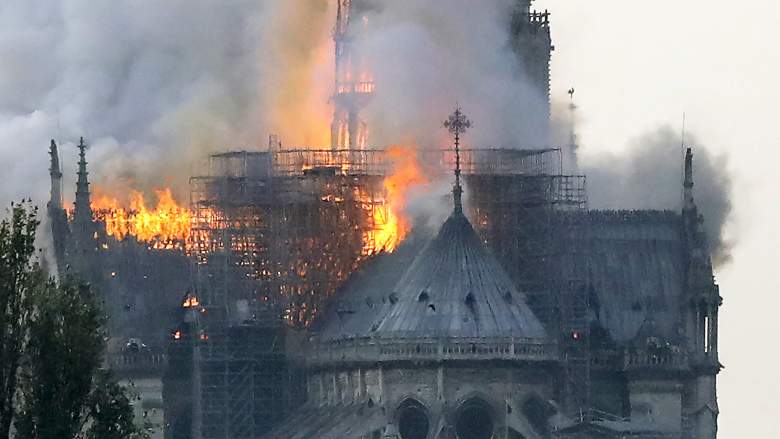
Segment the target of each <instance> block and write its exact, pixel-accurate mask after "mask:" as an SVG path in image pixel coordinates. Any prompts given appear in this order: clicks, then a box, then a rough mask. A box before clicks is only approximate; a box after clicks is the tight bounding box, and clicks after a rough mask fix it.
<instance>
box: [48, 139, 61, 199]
mask: <svg viewBox="0 0 780 439" xmlns="http://www.w3.org/2000/svg"><path fill="white" fill-rule="evenodd" d="M49 157H50V163H51V164H50V166H49V176H51V197H50V199H49V208H50V209H62V169H61V168H60V155H59V152H58V151H57V143H56V142H54V139H52V140H51V145H50V146H49Z"/></svg>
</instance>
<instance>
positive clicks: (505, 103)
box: [360, 0, 547, 147]
mask: <svg viewBox="0 0 780 439" xmlns="http://www.w3.org/2000/svg"><path fill="white" fill-rule="evenodd" d="M378 3H379V4H380V7H379V8H377V10H376V11H374V12H372V13H370V14H368V23H367V27H366V31H365V32H366V33H365V35H364V36H363V37H362V38H361V43H360V48H361V50H362V52H363V53H364V54H366V56H367V57H368V58H369V60H368V63H369V65H370V66H371V68H372V70H373V74H374V78H375V80H376V84H377V88H376V93H375V97H374V99H373V101H372V103H371V104H370V106H369V108H368V109H367V111H366V112H365V115H366V118H367V120H368V126H369V129H370V130H371V142H372V143H374V144H379V145H383V144H391V143H397V142H403V141H405V140H407V139H409V138H411V139H414V141H415V142H416V143H417V144H418V145H420V146H423V147H441V146H444V145H446V144H447V143H446V142H447V139H446V138H447V133H446V132H445V131H444V130H442V129H441V123H442V121H443V120H444V119H446V117H447V115H448V114H449V112H451V111H452V109H453V107H454V106H455V104H456V101H457V102H459V103H460V105H461V106H463V108H464V111H465V113H466V114H467V115H468V116H469V117H470V118H471V119H472V120H473V122H474V127H473V128H472V129H471V130H470V131H469V133H468V134H467V136H466V139H465V141H466V143H468V144H470V145H472V146H479V147H486V146H503V147H529V146H539V145H542V144H544V143H545V142H546V139H547V126H546V122H545V121H546V118H547V114H546V112H545V111H544V110H543V109H544V108H546V100H547V96H546V90H538V89H535V88H534V87H532V86H531V85H529V82H528V80H527V79H526V78H525V76H524V74H523V72H522V66H521V60H520V59H519V58H518V56H517V55H515V54H514V53H513V51H512V48H511V46H510V32H509V30H510V19H511V11H512V8H513V7H514V6H515V5H516V4H517V3H518V2H517V0H488V1H479V2H476V1H471V0H448V1H447V2H446V5H445V4H442V2H432V1H420V0H383V1H380V2H378Z"/></svg>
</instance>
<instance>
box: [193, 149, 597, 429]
mask: <svg viewBox="0 0 780 439" xmlns="http://www.w3.org/2000/svg"><path fill="white" fill-rule="evenodd" d="M388 156H389V154H388V153H387V151H383V150H365V151H353V150H336V151H331V150H307V149H289V150H284V149H281V148H271V149H270V150H269V151H268V152H230V153H224V154H216V155H213V156H211V158H210V160H209V164H208V168H207V170H206V172H204V175H202V176H197V177H193V178H192V179H191V180H190V183H191V208H192V210H193V216H194V223H193V224H194V225H193V228H192V233H191V242H190V243H189V245H188V248H189V249H190V251H191V255H192V256H193V257H194V258H195V260H196V261H197V262H198V270H197V273H198V280H197V285H198V295H199V298H200V301H201V305H202V307H203V313H202V315H201V324H200V328H201V329H200V334H199V338H200V341H199V348H198V353H197V355H195V358H196V359H197V363H198V366H196V369H197V373H195V376H197V377H198V383H199V384H198V385H199V391H198V392H197V393H198V395H197V396H196V398H199V400H200V403H199V404H194V406H195V407H198V408H199V413H197V414H196V415H194V416H193V417H194V419H196V420H197V421H198V422H199V423H200V425H201V426H202V428H201V429H200V431H201V436H202V437H203V438H206V439H210V438H215V439H216V438H250V437H256V436H253V435H257V434H258V433H257V432H259V431H260V430H262V426H258V425H257V422H258V421H257V419H258V418H259V417H266V419H268V417H267V416H272V417H273V418H278V417H281V414H283V413H281V412H280V413H275V414H274V413H270V414H269V413H266V414H263V415H262V416H260V412H261V411H263V410H270V409H271V407H273V408H274V409H276V408H278V409H279V410H283V408H284V407H287V405H286V404H288V403H289V401H286V400H283V399H284V395H285V394H286V392H285V391H284V389H285V387H284V385H285V384H284V383H285V382H286V383H287V384H289V370H287V368H286V366H284V365H283V364H281V363H278V364H277V363H274V364H275V365H274V366H268V367H261V368H260V369H258V368H257V367H258V366H257V365H258V364H260V363H261V362H262V361H265V360H261V359H259V358H260V357H257V358H255V356H257V355H259V356H263V355H266V356H267V355H271V357H273V358H276V357H274V355H277V353H279V355H281V352H282V351H281V350H280V351H277V350H276V349H277V348H279V345H277V344H274V343H275V342H274V341H273V340H277V339H278V337H279V333H277V332H274V331H275V330H272V329H269V326H268V325H269V324H271V322H280V321H281V320H284V321H286V322H287V324H288V325H291V326H298V327H304V326H306V325H308V324H309V323H310V322H311V321H312V320H313V319H314V318H315V316H316V315H317V313H318V311H319V310H320V309H321V308H322V307H323V306H324V304H325V303H326V302H327V300H328V299H329V298H330V297H331V296H332V294H333V293H334V292H335V291H336V290H337V289H338V287H339V286H340V285H341V284H342V283H343V282H344V281H345V280H346V278H347V277H348V276H349V275H350V274H351V273H352V272H354V271H355V270H356V269H357V268H358V267H359V265H360V263H361V262H362V261H363V260H365V259H367V258H368V257H370V255H371V254H372V253H373V252H375V251H376V250H377V249H376V248H374V247H372V245H373V243H374V241H373V239H372V234H373V233H376V231H377V227H379V224H377V218H381V216H382V215H383V214H385V215H386V210H387V209H388V208H389V207H388V205H387V200H386V193H385V187H384V176H385V175H386V174H387V173H388V172H390V169H391V168H392V163H391V161H390V159H389V157H388ZM418 160H419V162H420V166H421V167H422V168H423V169H425V171H426V172H429V173H430V174H431V175H430V178H431V179H435V178H438V176H442V178H447V176H448V174H449V172H448V170H449V169H450V168H451V162H452V160H454V155H453V153H452V151H449V150H423V151H419V152H418ZM461 160H462V168H463V175H464V178H465V182H466V185H467V189H468V193H469V202H468V203H467V208H468V210H469V212H468V213H469V216H470V217H471V218H472V222H473V224H474V225H475V227H476V229H477V231H478V233H479V234H480V235H481V237H482V238H483V239H484V240H485V242H486V243H487V244H488V245H489V246H490V247H491V248H492V250H493V251H494V253H495V254H496V256H497V258H498V259H499V261H501V262H502V264H503V265H504V267H505V268H506V269H507V272H508V273H509V275H510V277H511V278H512V279H513V280H514V281H515V283H516V284H517V286H518V287H519V288H520V289H521V290H522V291H524V292H525V293H526V294H527V296H528V299H529V305H530V306H531V307H532V308H533V310H534V312H535V313H536V314H537V316H538V317H539V318H540V319H541V320H542V321H543V322H544V323H545V324H546V325H547V327H548V328H549V329H550V333H551V334H559V336H560V343H559V346H560V349H561V357H562V358H563V359H564V360H565V361H564V369H565V370H564V372H565V373H564V374H563V379H562V383H561V386H560V387H561V392H563V393H564V394H565V395H567V396H568V397H570V399H571V400H570V401H569V402H567V405H568V406H569V407H570V410H572V411H576V410H578V409H584V408H586V407H587V399H588V396H587V395H588V388H589V361H588V357H587V356H588V349H587V340H588V337H587V333H588V327H587V288H586V279H587V269H586V267H585V266H584V263H585V262H584V261H585V259H586V258H585V257H584V253H583V252H582V251H580V249H579V248H580V243H582V242H583V237H584V233H585V229H586V228H585V227H584V224H583V222H582V219H583V218H584V217H585V216H584V215H578V213H580V212H582V211H584V210H586V208H587V197H586V192H585V179H584V177H582V176H575V175H561V174H560V173H559V172H556V170H558V169H559V160H560V151H559V150H557V149H540V150H504V149H482V150H480V149H473V150H465V151H462V154H461ZM383 212H384V213H383ZM269 310H270V312H269ZM257 325H264V326H263V328H265V329H258V327H257ZM251 331H255V332H253V334H254V336H252V337H249V338H251V339H252V340H251V341H250V340H249V338H247V336H246V334H247V333H248V332H251ZM242 340H243V341H242ZM241 343H244V344H241ZM263 343H265V345H263V346H260V345H259V344H263ZM271 345H273V346H274V348H268V346H271ZM263 358H265V357H263ZM277 360H279V361H282V360H281V359H277ZM277 360H274V361H277ZM269 361H270V360H269ZM285 377H286V378H285ZM285 380H287V381H285ZM252 389H254V390H252ZM257 389H265V390H262V391H261V390H257Z"/></svg>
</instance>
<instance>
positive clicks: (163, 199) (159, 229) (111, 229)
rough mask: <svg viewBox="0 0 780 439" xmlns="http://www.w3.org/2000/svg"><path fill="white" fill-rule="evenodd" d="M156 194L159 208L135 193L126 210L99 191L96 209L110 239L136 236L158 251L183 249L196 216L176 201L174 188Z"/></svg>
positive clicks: (113, 198) (157, 191)
mask: <svg viewBox="0 0 780 439" xmlns="http://www.w3.org/2000/svg"><path fill="white" fill-rule="evenodd" d="M155 195H156V196H157V205H156V206H155V207H154V208H152V207H151V205H149V206H147V204H146V200H145V199H144V195H143V193H141V192H139V191H131V192H130V202H129V205H128V206H127V207H125V206H122V205H121V203H120V202H119V200H118V199H117V198H115V197H112V196H109V195H106V194H104V193H102V192H101V191H96V195H95V196H94V197H93V200H92V208H93V210H94V211H95V215H96V217H97V219H98V220H100V221H102V222H103V223H104V224H105V227H106V235H108V236H113V237H114V238H116V239H118V240H123V239H125V238H127V237H128V236H132V237H134V238H135V239H137V240H138V241H141V242H145V243H148V244H149V245H150V246H152V247H154V248H158V249H162V248H180V247H182V246H183V245H184V243H185V242H186V240H187V238H188V237H189V236H190V223H191V219H192V214H191V213H190V211H189V210H188V209H187V208H184V207H181V206H180V205H179V203H177V202H176V200H175V199H174V198H173V194H172V193H171V190H170V189H160V190H156V191H155Z"/></svg>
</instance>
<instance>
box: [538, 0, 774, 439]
mask: <svg viewBox="0 0 780 439" xmlns="http://www.w3.org/2000/svg"><path fill="white" fill-rule="evenodd" d="M535 7H536V9H548V10H549V11H550V12H551V13H552V14H553V15H552V18H551V20H552V25H551V26H552V35H553V40H554V44H555V46H556V50H555V52H554V54H553V64H552V71H553V74H552V86H551V87H552V95H553V98H554V99H557V100H559V101H560V100H564V101H565V100H566V99H568V96H567V95H566V90H568V89H569V87H574V88H575V100H576V104H577V106H578V112H579V114H578V117H579V124H578V132H579V139H580V143H581V144H582V148H581V151H580V155H581V159H582V160H583V161H585V162H587V161H588V160H589V158H591V157H593V156H595V155H597V154H599V153H602V152H605V151H608V152H618V153H620V152H625V150H626V148H627V147H628V145H630V144H631V142H632V139H635V138H636V137H637V136H640V135H641V134H642V133H644V132H647V131H649V130H655V129H657V128H658V127H659V126H670V127H673V128H675V129H676V130H680V131H681V130H682V120H683V114H685V126H686V131H689V132H690V133H693V134H695V136H696V138H697V139H698V141H699V142H700V143H701V144H703V145H706V147H707V148H708V150H709V151H710V152H711V153H713V154H716V155H725V157H726V166H727V168H728V169H727V170H728V173H729V175H730V176H731V177H732V179H733V188H732V191H733V193H732V201H733V203H734V209H733V212H732V216H731V220H730V222H729V224H728V225H727V235H728V238H729V239H731V240H732V241H733V243H734V248H733V249H732V260H731V262H730V263H728V264H726V265H723V266H720V267H718V268H717V269H716V281H717V283H718V284H719V285H720V291H721V295H722V296H723V300H724V303H723V307H722V308H721V311H720V339H719V349H720V359H721V362H722V363H723V364H724V366H725V369H724V370H723V372H722V373H721V375H720V377H719V382H718V386H719V393H718V397H719V406H720V411H721V413H720V418H719V424H720V425H719V427H720V431H719V434H720V437H722V438H736V437H755V438H773V437H780V375H779V374H778V364H779V363H780V349H778V348H776V345H777V343H776V341H775V339H776V338H777V336H776V335H777V334H778V333H780V331H778V327H777V323H778V317H777V311H778V309H780V276H778V275H777V273H776V272H775V270H776V269H777V268H776V266H777V264H778V259H780V258H779V257H780V250H778V249H780V232H779V231H778V226H780V193H778V191H777V188H776V187H775V184H776V181H775V180H774V178H776V175H777V171H778V162H780V149H779V148H780V127H778V123H777V119H778V116H779V115H780V112H778V103H780V88H778V84H777V82H778V80H779V79H780V49H778V47H777V45H776V42H777V41H780V27H779V26H778V23H780V2H772V1H757V0H745V1H742V2H739V3H735V2H726V1H722V0H709V1H703V0H677V1H670V0H653V1H646V0H588V1H581V0H539V1H537V2H536V3H535Z"/></svg>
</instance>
